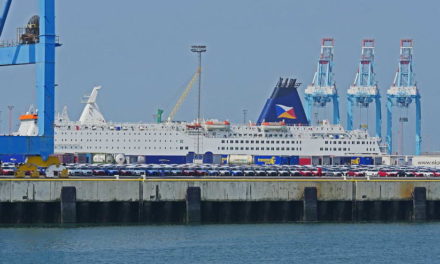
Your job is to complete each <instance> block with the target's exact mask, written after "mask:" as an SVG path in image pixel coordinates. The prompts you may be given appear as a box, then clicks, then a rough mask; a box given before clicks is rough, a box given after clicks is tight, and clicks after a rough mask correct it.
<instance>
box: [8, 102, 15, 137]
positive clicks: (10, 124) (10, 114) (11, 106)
mask: <svg viewBox="0 0 440 264" xmlns="http://www.w3.org/2000/svg"><path fill="white" fill-rule="evenodd" d="M13 109H14V106H13V105H8V110H9V135H12V110H13Z"/></svg>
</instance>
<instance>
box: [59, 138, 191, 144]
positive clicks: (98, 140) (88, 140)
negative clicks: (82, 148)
mask: <svg viewBox="0 0 440 264" xmlns="http://www.w3.org/2000/svg"><path fill="white" fill-rule="evenodd" d="M57 141H58V139H55V142H57ZM59 141H61V142H66V141H68V140H67V139H63V138H62V139H60V140H59ZM73 141H75V142H78V141H80V142H82V141H83V140H82V139H70V142H73ZM92 141H94V142H102V139H85V140H84V142H92ZM119 141H120V140H119V139H115V140H114V139H112V140H111V142H119ZM105 142H109V139H106V140H105ZM121 142H131V139H128V140H125V139H122V140H121ZM133 142H141V140H140V139H138V140H136V139H133ZM145 142H156V140H155V139H153V140H151V139H149V140H145ZM157 142H162V140H161V139H159V140H157ZM163 142H174V141H173V140H168V141H167V140H165V139H164V140H163ZM176 142H177V143H183V140H176Z"/></svg>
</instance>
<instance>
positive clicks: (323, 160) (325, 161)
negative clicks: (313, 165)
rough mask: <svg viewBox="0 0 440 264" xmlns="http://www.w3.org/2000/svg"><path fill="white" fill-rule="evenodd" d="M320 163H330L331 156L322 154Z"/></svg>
mask: <svg viewBox="0 0 440 264" xmlns="http://www.w3.org/2000/svg"><path fill="white" fill-rule="evenodd" d="M322 165H332V158H331V157H329V156H323V157H322Z"/></svg>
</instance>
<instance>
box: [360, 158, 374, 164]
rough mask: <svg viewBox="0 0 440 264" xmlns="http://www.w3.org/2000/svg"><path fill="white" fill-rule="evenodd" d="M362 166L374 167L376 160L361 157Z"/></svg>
mask: <svg viewBox="0 0 440 264" xmlns="http://www.w3.org/2000/svg"><path fill="white" fill-rule="evenodd" d="M360 164H361V165H373V164H374V159H373V158H372V157H361V158H360Z"/></svg>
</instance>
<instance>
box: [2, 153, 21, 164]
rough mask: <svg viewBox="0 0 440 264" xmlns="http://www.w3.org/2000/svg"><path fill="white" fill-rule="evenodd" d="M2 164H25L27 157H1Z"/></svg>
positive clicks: (13, 155) (14, 155)
mask: <svg viewBox="0 0 440 264" xmlns="http://www.w3.org/2000/svg"><path fill="white" fill-rule="evenodd" d="M0 160H1V162H12V163H23V162H25V160H26V157H25V155H16V154H11V155H6V154H5V155H0Z"/></svg>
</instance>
